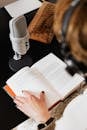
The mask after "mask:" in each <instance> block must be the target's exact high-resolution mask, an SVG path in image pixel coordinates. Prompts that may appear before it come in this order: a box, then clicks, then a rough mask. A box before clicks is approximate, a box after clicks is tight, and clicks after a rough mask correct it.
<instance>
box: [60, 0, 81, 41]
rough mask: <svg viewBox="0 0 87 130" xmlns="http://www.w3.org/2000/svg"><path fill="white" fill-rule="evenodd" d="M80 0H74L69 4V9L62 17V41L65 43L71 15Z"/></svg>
mask: <svg viewBox="0 0 87 130" xmlns="http://www.w3.org/2000/svg"><path fill="white" fill-rule="evenodd" d="M79 3H80V0H74V1H72V2H71V4H70V7H69V9H68V10H67V11H66V12H65V14H64V16H63V23H62V29H61V31H62V40H63V42H64V41H65V37H66V33H67V28H68V25H69V21H70V18H71V16H72V13H73V12H74V10H75V8H76V7H77V6H78V5H79Z"/></svg>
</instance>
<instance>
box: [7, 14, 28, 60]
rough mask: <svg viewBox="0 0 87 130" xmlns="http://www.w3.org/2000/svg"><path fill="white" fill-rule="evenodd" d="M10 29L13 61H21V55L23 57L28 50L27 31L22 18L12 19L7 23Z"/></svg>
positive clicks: (24, 20)
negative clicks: (13, 53)
mask: <svg viewBox="0 0 87 130" xmlns="http://www.w3.org/2000/svg"><path fill="white" fill-rule="evenodd" d="M9 28H10V40H11V43H12V48H13V50H14V52H15V55H14V57H13V58H14V59H15V60H19V59H21V56H22V55H25V54H26V53H27V51H28V50H29V48H30V45H29V34H28V31H27V23H26V19H25V17H24V16H19V17H17V18H13V19H11V20H10V22H9Z"/></svg>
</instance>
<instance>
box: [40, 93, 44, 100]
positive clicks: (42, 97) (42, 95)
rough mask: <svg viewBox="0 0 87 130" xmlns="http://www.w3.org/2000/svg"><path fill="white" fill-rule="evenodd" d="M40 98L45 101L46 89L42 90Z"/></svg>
mask: <svg viewBox="0 0 87 130" xmlns="http://www.w3.org/2000/svg"><path fill="white" fill-rule="evenodd" d="M40 100H42V101H45V92H44V91H42V92H41V93H40Z"/></svg>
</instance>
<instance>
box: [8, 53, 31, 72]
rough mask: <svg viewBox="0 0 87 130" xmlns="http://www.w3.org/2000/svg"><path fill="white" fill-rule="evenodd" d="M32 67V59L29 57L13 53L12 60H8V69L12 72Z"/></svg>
mask: <svg viewBox="0 0 87 130" xmlns="http://www.w3.org/2000/svg"><path fill="white" fill-rule="evenodd" d="M31 65H32V58H31V57H30V56H29V55H27V54H26V55H23V56H22V55H20V54H18V53H16V52H15V55H14V57H13V58H11V59H10V60H9V67H10V69H11V70H12V71H14V72H17V71H18V70H20V69H21V68H23V67H25V66H29V67H30V66H31Z"/></svg>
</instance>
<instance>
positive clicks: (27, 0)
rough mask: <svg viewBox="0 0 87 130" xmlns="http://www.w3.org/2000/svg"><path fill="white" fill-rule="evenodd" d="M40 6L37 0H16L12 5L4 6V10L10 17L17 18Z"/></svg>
mask: <svg viewBox="0 0 87 130" xmlns="http://www.w3.org/2000/svg"><path fill="white" fill-rule="evenodd" d="M41 5H42V3H41V2H40V1H39V0H17V1H16V2H14V3H11V4H9V5H7V6H5V9H6V10H7V12H8V13H9V14H10V16H11V17H18V16H20V15H24V14H26V13H28V12H30V11H33V10H35V9H38V8H39V7H40V6H41Z"/></svg>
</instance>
